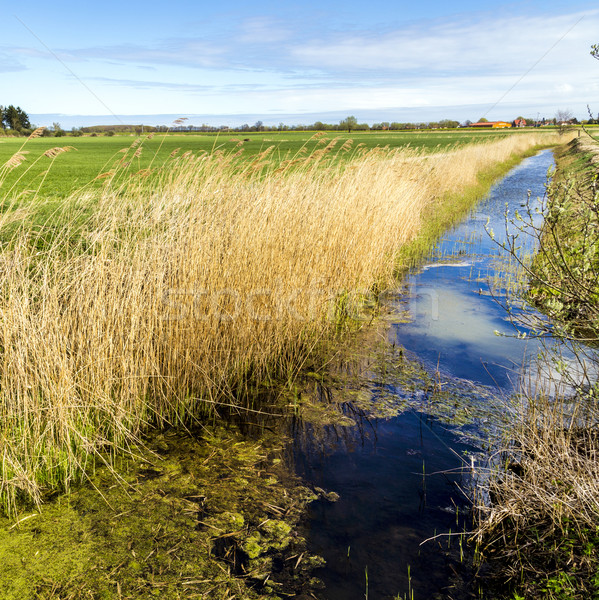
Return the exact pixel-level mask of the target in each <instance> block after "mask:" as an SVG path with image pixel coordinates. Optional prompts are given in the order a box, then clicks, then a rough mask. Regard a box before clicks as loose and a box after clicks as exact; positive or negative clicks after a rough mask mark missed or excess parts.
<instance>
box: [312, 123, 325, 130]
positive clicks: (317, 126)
mask: <svg viewBox="0 0 599 600" xmlns="http://www.w3.org/2000/svg"><path fill="white" fill-rule="evenodd" d="M324 128H325V127H324V123H323V122H322V121H316V122H315V123H314V129H315V130H316V131H324Z"/></svg>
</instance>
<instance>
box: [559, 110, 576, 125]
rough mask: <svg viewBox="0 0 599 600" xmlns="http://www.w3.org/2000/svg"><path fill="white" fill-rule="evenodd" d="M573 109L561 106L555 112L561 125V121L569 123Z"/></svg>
mask: <svg viewBox="0 0 599 600" xmlns="http://www.w3.org/2000/svg"><path fill="white" fill-rule="evenodd" d="M573 116H574V115H572V111H571V110H570V109H569V108H565V109H564V108H560V109H558V110H557V112H556V113H555V121H556V123H557V124H558V125H559V124H560V123H569V122H570V121H571V120H572V117H573Z"/></svg>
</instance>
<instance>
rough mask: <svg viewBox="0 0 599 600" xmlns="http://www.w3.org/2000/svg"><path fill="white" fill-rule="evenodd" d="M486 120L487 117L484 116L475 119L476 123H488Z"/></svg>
mask: <svg viewBox="0 0 599 600" xmlns="http://www.w3.org/2000/svg"><path fill="white" fill-rule="evenodd" d="M488 122H489V119H486V118H485V117H481V118H480V119H479V120H478V121H477V123H488Z"/></svg>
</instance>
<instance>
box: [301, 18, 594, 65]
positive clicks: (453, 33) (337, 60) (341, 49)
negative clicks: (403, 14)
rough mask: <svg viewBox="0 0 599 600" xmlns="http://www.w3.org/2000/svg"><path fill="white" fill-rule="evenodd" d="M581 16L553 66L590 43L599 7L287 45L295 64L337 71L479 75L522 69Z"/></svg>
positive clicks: (421, 25)
mask: <svg viewBox="0 0 599 600" xmlns="http://www.w3.org/2000/svg"><path fill="white" fill-rule="evenodd" d="M581 18H582V21H580V22H579V23H578V24H577V25H576V27H575V28H574V30H572V31H571V32H570V33H569V34H568V36H567V40H564V43H563V44H562V46H561V48H560V51H559V52H556V54H555V55H554V56H552V61H551V64H552V66H553V67H555V65H556V64H560V65H563V64H564V63H565V62H566V61H569V60H572V59H573V58H574V57H573V56H572V54H571V49H572V46H573V44H575V43H576V41H579V40H585V41H586V42H587V43H590V40H592V39H593V36H594V35H596V32H597V31H598V30H599V11H597V10H592V11H589V12H588V13H587V14H586V15H584V14H571V15H563V16H552V17H544V16H539V17H522V16H519V17H513V18H502V19H491V18H489V19H482V20H476V21H475V22H473V21H472V20H470V19H468V18H467V17H462V18H460V19H459V20H457V21H454V22H450V23H444V24H436V25H431V24H430V23H429V24H427V25H424V24H419V25H416V26H412V27H410V28H407V29H405V30H397V31H391V32H387V33H384V34H382V35H379V34H377V32H366V33H363V34H361V35H360V34H349V35H344V34H340V35H338V36H336V38H335V39H328V40H326V39H325V40H322V39H316V40H312V41H308V42H307V43H303V44H301V45H298V46H296V47H294V48H292V49H291V56H292V57H293V58H294V59H295V61H296V62H297V64H298V65H301V66H304V67H306V66H311V67H317V68H320V69H330V70H335V71H339V70H341V71H355V70H361V71H377V72H379V71H381V70H382V69H384V70H386V71H390V72H398V71H405V72H420V73H423V72H424V73H430V72H434V73H451V74H453V73H456V72H459V73H477V72H481V71H485V72H493V73H498V72H513V73H517V72H519V71H522V70H523V69H524V68H525V67H526V66H528V65H529V64H531V63H532V62H533V61H534V60H535V58H537V57H538V56H540V55H541V53H542V52H543V51H544V50H546V49H548V48H549V47H550V46H551V45H552V44H553V43H554V42H555V41H557V40H559V39H560V38H561V37H562V36H564V35H565V34H566V33H567V32H568V30H569V29H570V28H571V27H572V26H573V25H574V24H576V23H577V21H579V20H580V19H581Z"/></svg>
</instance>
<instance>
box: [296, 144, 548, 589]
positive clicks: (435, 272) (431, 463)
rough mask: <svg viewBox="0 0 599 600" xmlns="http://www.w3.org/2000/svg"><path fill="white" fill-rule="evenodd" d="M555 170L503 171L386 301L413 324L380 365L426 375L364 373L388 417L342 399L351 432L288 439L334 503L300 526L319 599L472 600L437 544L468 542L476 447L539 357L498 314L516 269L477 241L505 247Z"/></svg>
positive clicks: (541, 158)
mask: <svg viewBox="0 0 599 600" xmlns="http://www.w3.org/2000/svg"><path fill="white" fill-rule="evenodd" d="M552 162H553V157H552V154H551V152H550V151H544V152H542V153H540V154H538V155H537V156H535V157H532V158H529V159H526V160H525V161H524V162H523V163H521V164H520V165H519V166H518V167H516V168H515V169H514V170H513V171H511V172H510V173H509V174H508V175H507V176H506V177H505V178H504V179H503V180H501V181H500V182H499V183H497V184H496V185H495V186H494V187H493V188H492V190H491V191H490V193H489V195H488V197H487V198H486V199H485V200H483V201H482V202H481V203H480V204H479V205H478V207H477V208H476V209H475V210H474V211H473V212H472V214H471V215H470V216H469V217H468V218H467V219H465V220H464V222H463V223H461V224H460V225H459V226H458V227H457V228H455V229H454V230H453V231H451V232H448V233H447V235H446V236H445V238H444V239H443V240H442V241H441V242H440V244H439V246H438V247H437V248H436V249H435V251H434V252H433V253H432V254H431V256H430V257H429V259H428V260H426V261H425V262H424V264H423V265H421V266H420V267H419V268H418V269H417V270H415V271H414V272H413V273H411V274H410V275H409V277H408V278H407V280H406V282H405V287H404V288H403V289H401V290H398V291H397V293H396V294H390V295H389V296H388V298H387V299H386V302H387V304H388V307H389V308H390V310H391V313H393V312H394V311H395V312H400V311H401V310H402V309H407V310H408V312H409V315H410V318H409V320H408V322H399V320H398V322H395V323H392V324H391V325H390V326H389V327H388V328H387V329H386V336H387V341H386V343H387V344H388V346H389V348H390V349H391V350H390V352H391V353H392V354H393V358H392V359H391V361H390V362H392V363H393V364H394V365H396V366H397V364H398V362H402V361H408V362H409V363H410V364H411V365H414V364H418V365H419V367H418V368H421V369H422V372H420V373H419V374H418V375H416V376H414V377H412V378H408V379H409V380H408V379H406V378H405V377H402V376H400V375H399V374H398V375H397V376H396V377H393V376H391V377H390V376H389V372H390V371H389V370H386V371H385V372H386V376H385V377H383V378H381V376H380V370H379V371H378V372H376V373H375V372H374V371H375V370H373V369H372V368H371V369H368V370H367V373H366V374H363V381H362V382H361V383H360V386H359V387H360V393H362V394H363V393H364V392H367V393H368V394H370V397H371V400H372V401H374V402H375V403H376V400H377V399H381V398H384V402H385V407H386V409H387V413H386V414H385V416H384V417H378V418H377V417H369V416H368V411H363V410H362V411H361V410H356V409H355V408H352V409H351V411H349V409H348V407H350V408H351V407H352V401H351V399H350V400H348V402H347V403H346V404H345V405H344V404H343V401H342V400H341V403H340V405H341V406H345V412H346V413H347V414H348V415H349V416H351V417H352V420H353V421H354V422H356V423H357V424H356V425H355V426H353V427H349V426H347V424H343V425H344V426H337V425H335V426H333V425H331V426H328V427H318V426H310V425H306V426H304V428H303V429H302V432H301V436H298V442H297V444H296V450H295V459H296V468H297V471H298V473H299V474H300V475H302V476H303V477H304V478H305V479H307V480H308V481H309V482H311V483H312V484H313V485H314V486H317V487H319V488H322V489H323V490H325V491H326V492H330V491H334V492H335V493H337V494H338V495H339V499H338V500H337V501H336V502H332V501H331V500H330V498H329V499H327V498H326V497H324V496H323V497H322V498H321V499H320V500H318V501H316V502H314V503H313V504H312V507H311V513H310V517H309V523H308V527H309V536H308V537H309V544H310V549H311V550H312V551H313V552H315V553H318V554H320V555H322V556H323V557H324V558H325V559H326V561H327V565H326V567H325V568H323V569H320V570H319V571H318V572H317V573H316V575H317V576H318V577H319V578H320V579H321V580H322V581H323V582H324V584H325V586H326V587H325V588H324V589H323V590H321V591H320V592H319V598H322V599H327V600H353V599H356V600H358V599H364V598H371V599H379V598H380V599H385V598H404V597H405V598H412V597H413V598H414V599H432V598H467V597H469V594H470V593H473V592H474V589H473V586H471V587H470V588H469V587H468V586H469V583H468V582H469V578H470V572H469V570H468V566H467V561H466V560H462V554H461V549H460V543H459V541H460V537H452V538H448V537H447V536H444V535H439V534H444V533H447V532H449V531H451V532H454V533H455V532H456V531H458V532H459V531H461V532H464V531H465V530H467V528H468V526H469V524H468V521H467V518H464V517H463V516H462V515H466V514H467V511H468V500H467V497H468V486H469V482H470V479H471V475H472V472H473V470H476V468H477V465H478V464H479V462H480V459H481V456H482V454H484V445H485V438H486V436H488V435H490V432H492V430H493V426H494V423H495V422H496V420H497V419H501V418H506V417H507V418H509V410H507V409H506V408H505V407H506V406H507V403H506V398H507V397H508V396H509V395H510V393H511V392H512V391H513V390H514V388H515V386H516V385H517V384H518V378H519V376H520V373H522V372H523V371H526V370H527V369H528V368H529V367H528V366H527V365H528V364H529V362H530V361H531V360H532V359H533V358H534V357H535V356H536V354H537V352H538V347H537V346H536V342H534V341H530V340H529V339H528V335H527V336H526V337H523V334H524V333H529V332H528V331H527V329H526V327H523V326H519V327H518V328H515V326H514V325H513V324H512V322H510V320H509V319H508V318H507V313H506V311H505V309H504V308H503V307H502V305H501V304H502V303H503V302H505V300H506V297H505V296H504V293H503V292H504V289H503V288H504V287H505V286H506V281H507V282H508V283H507V285H508V286H509V285H511V284H510V283H509V282H510V281H511V278H510V276H509V273H510V272H511V271H512V270H513V265H512V264H510V262H509V260H508V258H507V253H506V252H505V250H503V249H502V248H501V247H500V246H499V245H498V244H497V243H495V242H494V241H493V240H492V239H491V237H490V236H489V234H488V233H487V230H489V229H490V230H493V232H494V237H495V240H496V241H499V242H501V241H502V240H503V239H505V236H506V235H507V234H509V231H508V232H507V233H506V229H505V213H506V209H507V210H508V211H509V213H510V214H514V211H516V210H520V211H523V210H524V207H523V205H524V204H525V203H526V201H527V196H528V195H529V194H530V196H531V199H532V200H531V204H532V205H533V207H534V205H535V202H536V199H537V198H538V197H542V196H543V193H544V185H545V183H546V175H547V170H548V168H549V167H550V166H551V165H552ZM535 218H536V219H538V220H540V219H541V216H540V215H537V216H535ZM525 250H527V249H526V248H525ZM528 250H530V248H529V249H528ZM506 273H507V274H508V275H507V276H506ZM499 275H501V278H500V279H501V282H500V283H498V276H499ZM514 283H517V277H516V281H515V282H514ZM514 311H516V312H517V311H518V306H515V307H514ZM518 332H519V333H520V336H519V337H517V336H514V335H513V334H515V333H518ZM502 334H505V335H502ZM416 370H418V369H416ZM396 372H397V373H399V371H396ZM339 393H342V391H341V392H339ZM392 405H394V406H395V408H396V409H397V410H395V411H393V410H390V408H392ZM350 413H351V414H350ZM357 417H358V418H357ZM435 536H437V537H435ZM430 538H434V539H432V540H430V541H428V542H426V543H424V544H423V543H422V542H423V541H424V540H428V539H430Z"/></svg>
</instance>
